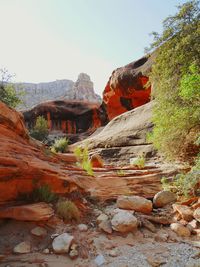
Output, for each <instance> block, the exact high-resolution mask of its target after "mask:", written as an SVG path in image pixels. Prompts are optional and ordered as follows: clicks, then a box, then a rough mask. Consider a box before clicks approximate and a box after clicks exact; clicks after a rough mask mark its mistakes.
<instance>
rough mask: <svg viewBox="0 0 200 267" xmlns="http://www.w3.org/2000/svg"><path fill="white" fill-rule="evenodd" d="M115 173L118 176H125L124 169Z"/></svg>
mask: <svg viewBox="0 0 200 267" xmlns="http://www.w3.org/2000/svg"><path fill="white" fill-rule="evenodd" d="M117 175H118V176H125V175H126V173H125V171H124V170H117Z"/></svg>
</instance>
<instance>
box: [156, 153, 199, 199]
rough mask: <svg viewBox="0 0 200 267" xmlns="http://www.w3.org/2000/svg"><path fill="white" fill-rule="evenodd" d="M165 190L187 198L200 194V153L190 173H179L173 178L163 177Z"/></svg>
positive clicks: (162, 181)
mask: <svg viewBox="0 0 200 267" xmlns="http://www.w3.org/2000/svg"><path fill="white" fill-rule="evenodd" d="M161 183H162V187H163V189H164V190H168V191H172V192H174V193H176V194H177V195H178V196H183V197H185V198H188V197H191V196H198V195H200V155H199V156H198V157H197V159H196V163H195V165H194V166H193V168H192V169H191V171H189V172H188V173H185V174H184V173H181V174H177V175H176V176H175V177H174V178H173V179H171V180H170V179H168V178H166V177H163V178H162V180H161Z"/></svg>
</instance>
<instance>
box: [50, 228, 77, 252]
mask: <svg viewBox="0 0 200 267" xmlns="http://www.w3.org/2000/svg"><path fill="white" fill-rule="evenodd" d="M73 240H74V237H73V236H71V235H69V234H67V233H64V234H61V235H59V236H57V237H55V239H54V240H53V243H52V247H53V250H54V252H55V253H68V251H69V249H70V246H71V244H72V242H73Z"/></svg>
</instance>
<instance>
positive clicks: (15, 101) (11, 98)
mask: <svg viewBox="0 0 200 267" xmlns="http://www.w3.org/2000/svg"><path fill="white" fill-rule="evenodd" d="M11 78H12V75H11V74H9V73H8V70H6V69H0V79H1V82H0V101H2V102H4V103H5V104H6V105H8V106H9V107H12V108H16V107H17V106H18V105H19V104H21V103H22V101H21V100H20V98H19V95H20V94H17V92H16V90H15V88H14V86H13V85H12V84H11V83H10V80H11Z"/></svg>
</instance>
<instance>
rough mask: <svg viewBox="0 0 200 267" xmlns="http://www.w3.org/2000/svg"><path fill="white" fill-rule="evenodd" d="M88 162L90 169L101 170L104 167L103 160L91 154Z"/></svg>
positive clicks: (97, 155)
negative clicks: (90, 165)
mask: <svg viewBox="0 0 200 267" xmlns="http://www.w3.org/2000/svg"><path fill="white" fill-rule="evenodd" d="M90 162H91V164H92V167H94V168H103V166H104V163H103V159H102V158H101V156H100V155H99V154H93V155H92V156H91V159H90Z"/></svg>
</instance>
